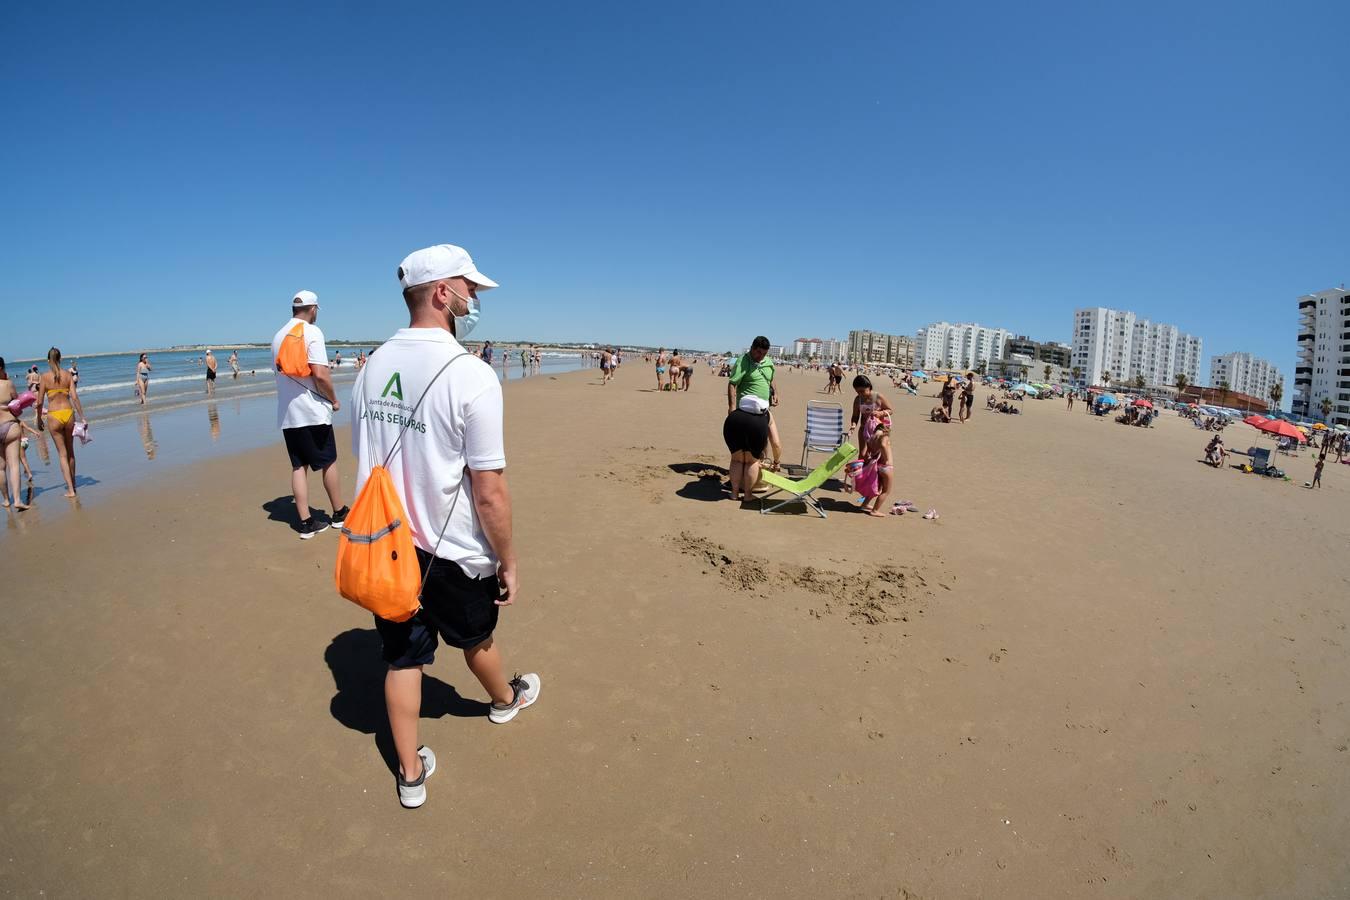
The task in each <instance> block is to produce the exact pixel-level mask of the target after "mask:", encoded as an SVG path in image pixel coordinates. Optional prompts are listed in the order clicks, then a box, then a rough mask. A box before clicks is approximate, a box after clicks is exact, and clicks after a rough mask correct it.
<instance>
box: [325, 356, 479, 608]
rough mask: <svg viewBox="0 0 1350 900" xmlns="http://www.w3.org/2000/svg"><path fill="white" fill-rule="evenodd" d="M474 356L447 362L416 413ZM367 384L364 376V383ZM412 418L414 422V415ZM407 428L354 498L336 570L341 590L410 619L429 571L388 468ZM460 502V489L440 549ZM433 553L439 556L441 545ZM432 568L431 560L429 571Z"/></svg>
mask: <svg viewBox="0 0 1350 900" xmlns="http://www.w3.org/2000/svg"><path fill="white" fill-rule="evenodd" d="M468 355H469V354H468V353H461V354H459V355H458V356H454V357H451V359H450V361H449V362H447V363H446V364H445V365H444V366H441V369H440V372H437V373H436V374H435V376H434V377H433V378H432V379H431V381H430V383H428V384H427V387H426V390H424V391H423V392H422V396H421V397H420V398H419V399H418V401H417V403H416V404H415V405H414V406H413V414H416V412H417V410H418V409H420V408H421V407H422V401H423V400H425V399H426V397H427V392H428V391H430V390H431V385H433V384H435V383H436V379H437V378H440V377H441V373H442V372H444V371H445V370H446V369H448V368H450V363H452V362H454V361H455V360H457V359H459V358H460V357H461V356H468ZM364 383H365V381H364V377H363V378H362V381H361V382H360V384H364ZM358 389H359V388H358ZM407 418H408V420H409V421H411V420H412V419H413V415H411V414H410V415H409V416H408V417H407ZM366 421H367V422H369V421H370V420H369V419H367V420H366ZM407 430H408V424H406V423H405V424H404V426H403V428H402V429H400V431H399V434H398V438H397V439H395V441H394V446H393V447H391V448H390V449H389V453H388V455H386V456H385V458H384V462H383V463H382V464H380V465H377V466H372V467H371V470H370V475H369V477H367V478H366V483H365V484H364V485H362V486H361V493H360V494H358V495H357V496H356V500H355V501H354V502H353V503H352V508H351V511H350V512H348V513H347V518H346V520H345V521H344V522H343V523H342V532H341V534H339V535H338V551H337V565H336V566H335V568H334V572H333V580H334V582H335V584H336V585H337V590H338V593H339V594H341V595H342V596H344V597H346V598H347V599H348V600H350V601H352V602H353V603H355V604H356V605H357V606H360V607H362V608H363V609H367V610H369V611H370V612H372V613H374V614H375V615H377V616H379V617H380V618H381V619H388V620H389V621H390V622H406V621H407V620H409V619H411V618H412V617H413V616H414V615H416V614H417V611H418V610H419V609H421V608H422V589H423V588H424V587H425V586H426V573H425V572H423V571H421V566H420V565H418V562H417V545H416V544H415V543H414V542H413V536H412V524H411V523H410V522H409V521H408V514H407V512H406V511H405V510H404V508H403V500H402V498H401V497H399V495H398V489H397V488H395V487H394V480H393V478H391V477H390V475H389V470H388V468H386V467H387V466H388V465H389V461H390V460H391V459H393V458H394V453H395V452H397V451H398V448H399V445H400V444H401V443H402V442H403V435H404V434H406V433H407ZM367 444H369V439H367ZM458 502H459V491H456V492H455V498H454V499H453V500H452V501H450V512H449V513H447V514H446V516H445V524H444V525H442V526H441V533H440V534H439V535H437V537H436V547H437V548H438V547H439V546H440V542H441V538H442V537H444V535H445V529H446V528H447V527H448V526H449V524H450V516H452V515H454V512H455V504H456V503H458ZM432 555H433V556H435V548H433V550H432ZM430 570H431V568H430V566H429V565H428V567H427V571H428V572H429V571H430Z"/></svg>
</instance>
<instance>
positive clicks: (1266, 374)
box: [1209, 353, 1284, 400]
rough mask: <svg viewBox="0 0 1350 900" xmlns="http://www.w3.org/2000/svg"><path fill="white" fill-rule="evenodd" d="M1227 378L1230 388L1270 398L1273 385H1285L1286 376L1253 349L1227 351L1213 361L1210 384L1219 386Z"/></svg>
mask: <svg viewBox="0 0 1350 900" xmlns="http://www.w3.org/2000/svg"><path fill="white" fill-rule="evenodd" d="M1225 382H1227V384H1228V389H1229V390H1230V391H1236V392H1238V393H1240V394H1246V395H1248V396H1250V397H1260V398H1262V399H1264V400H1269V399H1270V389H1271V388H1272V387H1274V386H1275V385H1277V384H1278V385H1279V386H1280V389H1281V392H1283V389H1284V376H1283V375H1282V374H1280V370H1279V369H1277V368H1276V367H1275V365H1274V364H1273V363H1271V362H1269V361H1268V360H1264V359H1261V358H1260V357H1258V356H1252V355H1251V354H1250V353H1223V354H1220V355H1218V356H1215V357H1212V358H1211V359H1210V361H1209V386H1210V387H1214V388H1216V387H1219V386H1220V385H1221V384H1223V383H1225Z"/></svg>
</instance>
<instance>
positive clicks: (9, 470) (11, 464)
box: [0, 425, 23, 509]
mask: <svg viewBox="0 0 1350 900" xmlns="http://www.w3.org/2000/svg"><path fill="white" fill-rule="evenodd" d="M14 428H15V426H13V425H10V426H7V428H6V430H7V431H13V430H14ZM6 437H8V435H6ZM18 449H19V442H18V440H17V439H16V440H12V441H11V440H7V441H5V446H4V453H3V454H0V476H3V480H4V488H3V490H0V508H3V507H7V506H9V504H10V501H11V500H12V501H13V503H14V506H15V507H16V508H19V509H22V508H23V507H21V506H20V505H19V466H18V458H19V454H18V452H17V451H18Z"/></svg>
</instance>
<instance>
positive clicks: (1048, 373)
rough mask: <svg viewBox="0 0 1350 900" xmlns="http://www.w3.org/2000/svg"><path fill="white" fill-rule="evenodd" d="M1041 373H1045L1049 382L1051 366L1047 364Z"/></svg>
mask: <svg viewBox="0 0 1350 900" xmlns="http://www.w3.org/2000/svg"><path fill="white" fill-rule="evenodd" d="M1041 371H1042V372H1043V373H1045V380H1046V381H1049V380H1050V364H1049V363H1046V364H1045V368H1044V369H1042V370H1041Z"/></svg>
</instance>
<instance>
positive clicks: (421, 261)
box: [398, 244, 497, 291]
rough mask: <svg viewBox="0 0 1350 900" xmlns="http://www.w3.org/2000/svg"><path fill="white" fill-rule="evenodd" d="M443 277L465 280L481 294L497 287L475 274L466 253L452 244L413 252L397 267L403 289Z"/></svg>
mask: <svg viewBox="0 0 1350 900" xmlns="http://www.w3.org/2000/svg"><path fill="white" fill-rule="evenodd" d="M445 278H467V279H469V280H470V281H472V282H473V283H474V284H476V285H478V288H479V290H484V291H486V290H488V289H489V288H495V287H496V286H497V282H495V281H493V280H492V279H491V278H488V277H487V276H486V275H484V274H483V273H482V272H480V271H478V269H477V267H475V266H474V264H473V258H472V257H471V256H469V251H467V250H465V249H464V248H463V247H456V246H455V245H454V244H437V245H436V246H435V247H426V248H424V249H422V250H415V251H413V252H412V253H409V254H408V256H407V258H406V259H404V260H403V262H402V263H401V264H400V265H399V267H398V280H399V283H400V284H402V285H403V286H404V287H405V288H410V287H417V285H419V284H427V283H429V282H432V281H440V280H442V279H445Z"/></svg>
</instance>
